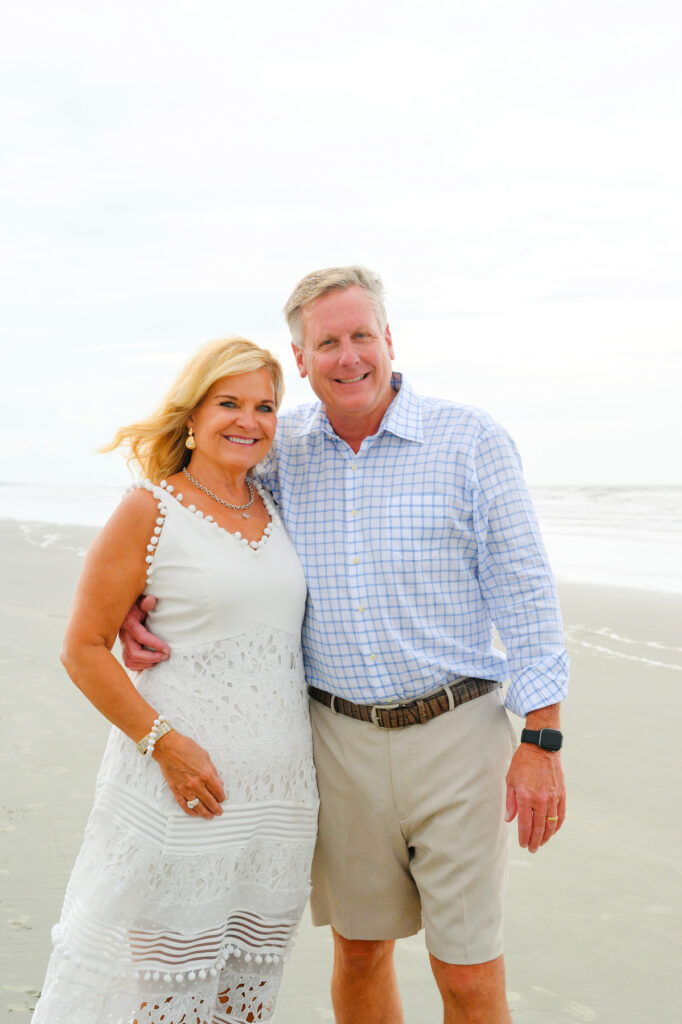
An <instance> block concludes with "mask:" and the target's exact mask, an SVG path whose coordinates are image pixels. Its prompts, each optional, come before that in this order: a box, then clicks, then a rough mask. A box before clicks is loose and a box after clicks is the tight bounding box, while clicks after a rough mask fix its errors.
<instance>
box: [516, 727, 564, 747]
mask: <svg viewBox="0 0 682 1024" xmlns="http://www.w3.org/2000/svg"><path fill="white" fill-rule="evenodd" d="M521 742H522V743H534V744H535V746H536V747H540V749H541V750H561V744H562V743H563V742H564V738H563V736H562V735H561V733H560V732H559V730H558V729H538V731H537V732H536V731H535V730H534V729H524V730H523V732H522V733H521Z"/></svg>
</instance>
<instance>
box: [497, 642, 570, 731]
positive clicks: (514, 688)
mask: <svg viewBox="0 0 682 1024" xmlns="http://www.w3.org/2000/svg"><path fill="white" fill-rule="evenodd" d="M567 690H568V654H567V653H566V651H564V650H562V651H558V652H557V653H556V654H549V655H547V657H546V658H543V659H542V660H541V661H536V662H534V663H533V664H532V665H529V666H528V667H526V668H525V669H524V670H523V671H520V672H513V673H512V676H511V680H510V683H509V687H508V688H507V693H506V696H505V700H504V704H505V707H506V708H507V709H508V710H509V711H511V712H512V714H514V715H519V717H525V716H526V715H527V714H528V712H529V711H536V710H537V709H538V708H546V707H549V705H550V704H559V703H560V701H562V700H564V699H565V697H566V692H567Z"/></svg>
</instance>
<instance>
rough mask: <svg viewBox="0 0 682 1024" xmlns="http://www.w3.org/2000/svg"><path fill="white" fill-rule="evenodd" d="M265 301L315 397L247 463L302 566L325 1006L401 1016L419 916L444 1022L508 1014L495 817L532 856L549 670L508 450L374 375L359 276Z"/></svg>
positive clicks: (548, 630)
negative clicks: (266, 489)
mask: <svg viewBox="0 0 682 1024" xmlns="http://www.w3.org/2000/svg"><path fill="white" fill-rule="evenodd" d="M285 313H286V316H287V321H288V323H289V327H290V329H291V332H292V339H293V341H292V347H293V351H294V356H295V359H296V364H297V366H298V370H299V373H300V374H301V376H302V377H308V379H309V381H310V384H311V387H312V389H313V391H314V392H315V394H316V395H317V397H318V399H319V403H315V404H313V405H310V406H306V407H302V408H299V409H296V410H293V411H292V412H289V413H285V414H284V415H283V416H282V417H281V419H280V425H279V429H278V435H277V440H276V443H275V445H274V446H273V449H272V450H271V452H270V454H269V455H268V457H267V458H266V460H265V461H264V463H262V464H261V466H260V467H259V473H260V474H261V476H262V478H263V479H264V480H265V482H266V483H267V484H268V486H270V487H271V489H272V491H273V493H274V495H275V498H276V499H277V501H278V503H279V505H280V509H281V511H282V514H283V517H284V520H285V522H286V525H287V528H288V529H289V531H290V533H291V536H292V538H293V540H294V543H295V545H296V548H297V551H298V553H299V556H300V557H301V560H302V562H303V566H304V569H305V572H306V576H307V580H308V588H309V597H308V605H307V612H306V619H305V622H304V627H303V637H302V640H303V649H304V656H305V663H306V675H307V679H308V683H309V685H310V687H311V697H312V700H311V718H312V723H313V736H314V743H315V761H316V767H317V771H318V782H319V787H320V797H321V812H320V830H319V838H318V845H317V849H316V854H315V862H314V865H313V894H312V897H311V905H312V913H313V921H314V923H315V924H317V925H321V924H326V923H329V924H331V926H332V930H333V936H334V947H335V957H334V973H333V979H332V998H333V1003H334V1009H335V1014H336V1020H337V1022H338V1024H360V1022H362V1024H399V1022H401V1021H402V1020H403V1017H402V1010H401V1007H400V1000H399V996H398V989H397V984H396V978H395V972H394V968H393V958H392V953H393V945H394V941H395V939H396V938H399V937H401V936H405V935H410V934H414V933H415V932H416V931H418V930H419V929H420V927H421V926H422V923H423V925H424V927H425V929H426V944H427V948H428V950H429V953H430V961H431V967H432V970H433V974H434V977H435V980H436V983H437V984H438V987H439V990H440V992H441V995H442V998H443V1004H444V1020H445V1022H446V1024H479V1022H480V1024H510V1022H511V1017H510V1015H509V1010H508V1008H507V1003H506V996H505V983H504V964H503V957H502V946H501V929H502V887H503V876H504V862H505V849H506V845H507V836H506V828H505V825H504V818H505V791H504V778H505V772H506V819H507V821H511V820H512V819H513V818H514V817H515V816H517V817H518V837H519V842H520V844H521V846H523V847H526V848H528V849H529V850H530V851H531V852H535V851H536V850H537V849H539V847H540V846H541V845H542V844H543V843H546V842H547V841H548V840H549V839H550V838H551V837H552V835H553V834H554V833H555V832H556V831H557V829H558V828H560V827H561V824H562V822H563V820H564V815H565V790H564V783H563V775H562V770H561V763H560V754H559V749H558V748H559V747H560V744H561V734H560V733H559V732H558V729H559V707H558V705H559V702H560V701H561V700H562V699H563V697H564V696H565V691H566V682H567V657H566V653H565V651H564V649H563V633H562V628H561V622H560V616H559V610H558V603H557V598H556V593H555V589H554V585H553V582H552V579H551V575H550V573H549V569H548V566H547V561H546V556H545V554H544V549H543V546H542V541H541V539H540V536H539V532H538V528H537V524H536V520H535V516H534V513H533V509H532V505H531V502H530V498H529V496H528V493H527V490H526V487H525V484H524V482H523V478H522V476H521V471H520V467H519V460H518V456H517V453H516V450H515V448H514V446H513V443H512V442H511V440H510V439H509V437H508V436H507V434H506V433H505V432H504V431H503V430H502V429H501V428H500V427H499V426H498V425H497V424H496V423H495V422H494V421H493V420H492V419H491V418H490V417H488V416H487V415H486V414H485V413H482V412H480V411H479V410H475V409H471V408H468V407H463V406H457V405H454V404H453V403H450V402H446V401H442V400H436V399H428V398H420V397H418V396H417V395H416V394H414V392H412V390H411V389H410V387H409V385H408V384H407V383H406V382H405V381H404V380H402V378H401V376H400V375H399V374H393V373H392V370H391V361H392V359H393V342H392V338H391V332H390V329H389V327H388V323H387V320H386V314H385V310H384V305H383V288H382V285H381V281H380V280H379V278H378V277H376V276H375V275H374V274H372V273H370V272H369V271H367V270H365V269H364V268H362V267H342V268H333V269H330V270H323V271H319V272H315V273H313V274H309V275H308V276H307V277H306V278H304V279H303V280H302V281H301V282H300V283H299V284H298V285H297V287H296V289H295V290H294V292H293V293H292V295H291V297H290V299H289V301H288V302H287V305H286V307H285ZM493 625H495V626H496V627H497V629H498V632H499V634H500V636H501V638H502V640H503V642H504V644H505V647H506V651H507V655H506V658H505V656H504V655H502V654H501V653H500V652H498V651H496V650H495V649H494V648H493V645H492V640H493ZM132 628H133V629H134V630H135V631H136V632H137V635H138V637H140V638H141V639H142V642H145V643H149V642H150V638H149V635H148V634H145V633H143V632H141V631H139V629H137V628H136V627H135V626H133V627H132ZM157 646H158V644H157ZM128 663H129V664H131V665H132V666H133V667H141V665H142V663H143V662H142V661H141V660H139V659H138V660H133V661H130V659H129V660H128ZM507 676H509V677H510V685H509V688H508V691H507V697H506V704H507V707H508V708H510V710H512V711H513V712H515V713H516V714H518V715H525V716H526V723H525V724H526V729H527V731H526V732H524V733H523V734H522V740H523V742H522V743H521V744H520V746H519V747H518V749H517V750H516V752H515V753H514V754H513V757H512V750H513V739H512V734H511V729H510V726H509V723H508V719H507V717H506V712H505V710H504V707H503V706H502V698H501V691H500V687H499V682H500V681H501V680H503V679H505V678H506V677H507ZM510 759H511V764H510V763H509V762H510Z"/></svg>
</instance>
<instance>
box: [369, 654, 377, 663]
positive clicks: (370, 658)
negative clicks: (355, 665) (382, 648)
mask: <svg viewBox="0 0 682 1024" xmlns="http://www.w3.org/2000/svg"><path fill="white" fill-rule="evenodd" d="M369 660H370V661H376V660H377V656H376V654H370V656H369Z"/></svg>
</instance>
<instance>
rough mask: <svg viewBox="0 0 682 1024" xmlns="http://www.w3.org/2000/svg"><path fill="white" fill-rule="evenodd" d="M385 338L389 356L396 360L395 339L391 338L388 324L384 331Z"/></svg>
mask: <svg viewBox="0 0 682 1024" xmlns="http://www.w3.org/2000/svg"><path fill="white" fill-rule="evenodd" d="M384 338H385V339H386V344H387V345H388V354H389V356H390V357H391V359H395V353H394V352H393V338H392V337H391V328H390V327H389V326H388V324H386V330H385V331H384Z"/></svg>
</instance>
